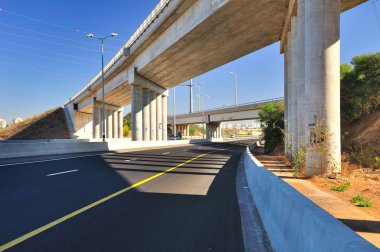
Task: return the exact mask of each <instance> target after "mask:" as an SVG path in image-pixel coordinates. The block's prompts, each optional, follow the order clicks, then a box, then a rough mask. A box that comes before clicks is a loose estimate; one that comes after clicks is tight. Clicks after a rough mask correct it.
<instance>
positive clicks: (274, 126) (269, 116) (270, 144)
mask: <svg viewBox="0 0 380 252" xmlns="http://www.w3.org/2000/svg"><path fill="white" fill-rule="evenodd" d="M259 118H260V122H261V127H262V129H263V133H264V140H265V153H268V152H272V151H273V150H274V149H276V147H279V148H283V147H284V103H283V102H282V103H277V104H276V103H273V102H271V103H268V104H267V105H265V106H263V107H262V108H261V111H260V112H259Z"/></svg>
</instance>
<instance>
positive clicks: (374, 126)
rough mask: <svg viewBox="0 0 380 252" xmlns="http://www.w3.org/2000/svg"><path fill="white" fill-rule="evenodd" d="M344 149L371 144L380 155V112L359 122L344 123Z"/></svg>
mask: <svg viewBox="0 0 380 252" xmlns="http://www.w3.org/2000/svg"><path fill="white" fill-rule="evenodd" d="M342 137H343V141H342V147H343V149H347V148H348V147H350V146H351V145H367V144H371V145H372V146H373V147H374V148H375V149H376V152H377V153H380V111H377V112H375V113H373V114H371V115H368V116H365V117H364V118H362V119H360V120H359V121H355V122H352V123H342Z"/></svg>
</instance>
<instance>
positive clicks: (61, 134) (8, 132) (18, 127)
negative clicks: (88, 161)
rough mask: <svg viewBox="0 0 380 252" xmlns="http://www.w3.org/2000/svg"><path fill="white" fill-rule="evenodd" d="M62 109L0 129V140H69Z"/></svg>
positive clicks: (49, 111)
mask: <svg viewBox="0 0 380 252" xmlns="http://www.w3.org/2000/svg"><path fill="white" fill-rule="evenodd" d="M69 138H70V132H69V130H68V128H67V123H66V118H65V114H64V111H63V109H62V108H55V109H51V110H48V111H46V112H44V113H42V114H39V115H37V116H35V117H31V118H28V119H25V121H23V122H20V123H17V124H13V125H10V126H9V127H7V128H5V129H0V140H36V139H69Z"/></svg>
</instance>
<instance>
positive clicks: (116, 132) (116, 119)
mask: <svg viewBox="0 0 380 252" xmlns="http://www.w3.org/2000/svg"><path fill="white" fill-rule="evenodd" d="M112 119H113V123H112V126H113V127H112V137H113V138H119V111H117V110H116V111H113V114H112Z"/></svg>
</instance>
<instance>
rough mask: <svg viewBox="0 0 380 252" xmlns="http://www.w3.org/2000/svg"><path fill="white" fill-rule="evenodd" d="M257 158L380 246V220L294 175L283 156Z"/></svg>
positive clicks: (361, 234) (274, 172)
mask: <svg viewBox="0 0 380 252" xmlns="http://www.w3.org/2000/svg"><path fill="white" fill-rule="evenodd" d="M256 158H257V159H258V160H259V161H260V162H261V163H262V164H263V165H264V166H265V167H266V168H267V169H268V170H270V171H271V172H273V174H275V175H277V176H278V177H280V178H282V179H283V180H284V181H285V182H286V183H288V184H289V185H291V186H293V187H294V188H295V189H296V190H297V191H299V192H300V193H302V194H303V195H304V196H306V197H307V198H309V199H310V200H311V201H313V202H314V203H316V204H317V205H319V206H320V207H321V208H323V209H324V210H326V211H327V212H329V213H330V214H331V215H333V216H334V217H335V218H337V219H339V220H341V221H342V222H343V223H344V224H346V225H347V226H348V227H350V228H351V229H353V230H354V231H355V232H356V233H357V234H359V235H360V236H362V237H363V238H364V239H366V240H368V241H369V242H371V243H372V244H374V245H375V246H377V247H378V248H380V220H379V219H377V218H376V217H374V216H372V215H369V214H368V213H365V212H363V211H361V210H360V209H359V208H358V207H356V206H353V205H352V204H350V203H349V202H346V201H343V200H341V199H339V198H337V197H336V196H334V195H332V194H329V193H327V192H324V191H322V190H320V189H319V188H318V187H317V186H316V185H314V184H313V183H312V182H310V181H308V180H304V179H297V178H294V177H293V173H292V171H291V169H290V168H289V167H288V166H286V165H285V163H284V158H283V157H273V156H265V155H259V156H256Z"/></svg>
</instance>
